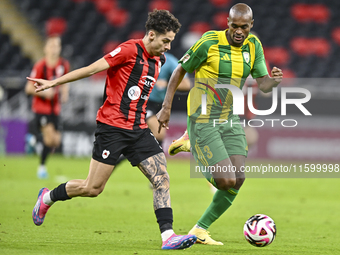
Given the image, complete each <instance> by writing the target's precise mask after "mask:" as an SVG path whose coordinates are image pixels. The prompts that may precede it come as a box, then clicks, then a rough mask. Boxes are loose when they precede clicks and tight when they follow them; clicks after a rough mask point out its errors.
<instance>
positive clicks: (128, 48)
mask: <svg viewBox="0 0 340 255" xmlns="http://www.w3.org/2000/svg"><path fill="white" fill-rule="evenodd" d="M135 51H136V49H135V48H133V46H132V44H131V43H122V44H120V45H119V46H118V47H117V48H116V49H114V50H113V51H111V52H110V53H108V54H106V55H105V56H104V59H105V60H106V61H107V63H108V64H109V65H110V66H111V67H113V66H117V65H121V64H123V63H126V62H128V60H130V59H131V52H135Z"/></svg>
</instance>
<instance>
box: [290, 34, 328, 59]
mask: <svg viewBox="0 0 340 255" xmlns="http://www.w3.org/2000/svg"><path fill="white" fill-rule="evenodd" d="M291 47H292V49H293V51H295V52H296V53H297V54H298V55H300V56H307V55H313V54H314V55H317V56H319V57H326V56H328V55H329V53H330V50H331V45H330V44H329V42H328V40H326V39H325V38H304V37H296V38H293V40H292V41H291Z"/></svg>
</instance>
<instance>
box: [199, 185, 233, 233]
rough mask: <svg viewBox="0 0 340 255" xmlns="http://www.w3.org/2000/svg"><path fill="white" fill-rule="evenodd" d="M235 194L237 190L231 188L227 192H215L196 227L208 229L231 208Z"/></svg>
mask: <svg viewBox="0 0 340 255" xmlns="http://www.w3.org/2000/svg"><path fill="white" fill-rule="evenodd" d="M237 193H238V190H237V189H233V188H231V189H229V190H217V191H216V192H215V195H214V197H213V201H212V202H211V204H210V205H209V207H208V208H207V209H206V210H205V212H204V214H203V215H202V217H201V218H200V219H199V220H198V222H197V225H198V226H200V227H202V228H204V229H208V228H209V227H210V225H211V224H212V223H213V222H214V221H215V220H217V219H218V218H219V217H220V216H221V215H222V214H223V213H224V212H225V211H226V210H227V209H228V208H229V207H230V206H231V204H232V203H233V201H234V199H235V197H236V195H237Z"/></svg>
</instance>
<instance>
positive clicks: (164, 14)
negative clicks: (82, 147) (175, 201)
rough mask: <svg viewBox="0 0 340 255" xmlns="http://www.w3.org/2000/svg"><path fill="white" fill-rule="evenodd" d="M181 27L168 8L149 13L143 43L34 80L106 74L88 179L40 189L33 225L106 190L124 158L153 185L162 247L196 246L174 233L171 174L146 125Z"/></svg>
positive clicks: (45, 84)
mask: <svg viewBox="0 0 340 255" xmlns="http://www.w3.org/2000/svg"><path fill="white" fill-rule="evenodd" d="M180 26H181V24H180V23H179V22H178V20H177V19H176V18H175V17H174V16H173V15H172V14H171V13H170V12H169V11H166V10H154V11H153V12H150V13H149V15H148V19H147V22H146V24H145V27H146V34H145V36H144V38H143V39H139V40H134V39H133V40H129V41H126V42H124V43H122V44H120V45H119V46H118V47H117V48H116V49H114V50H113V51H112V52H110V53H109V54H107V55H105V56H104V57H103V58H101V59H99V60H97V61H96V62H94V63H92V64H91V65H89V66H86V67H83V68H80V69H77V70H74V71H72V72H70V73H68V74H66V75H64V76H62V77H60V78H57V79H55V80H52V81H48V80H43V79H32V78H29V77H28V78H27V79H28V80H30V81H33V82H35V87H36V92H40V91H45V90H46V89H48V88H51V87H55V86H57V85H60V84H64V83H67V82H72V81H75V80H79V79H82V78H85V77H88V76H90V75H93V74H95V73H98V72H100V71H103V70H107V78H106V85H105V93H104V103H103V105H102V106H101V107H100V109H99V110H98V113H97V128H96V131H95V142H94V147H93V154H92V159H91V162H90V169H89V174H88V177H87V179H86V180H71V181H69V182H67V183H63V184H60V185H59V186H58V187H56V188H55V189H53V190H48V189H47V188H42V189H41V190H40V191H39V195H38V200H37V203H36V205H35V207H34V209H33V213H32V216H33V221H34V223H35V224H36V225H41V224H42V223H43V221H44V218H45V214H46V212H47V210H48V209H49V208H50V206H51V205H52V204H53V203H54V202H56V201H63V200H67V199H71V198H73V197H77V196H82V197H96V196H98V195H99V194H100V193H101V192H102V191H103V189H104V186H105V184H106V182H107V180H108V179H109V177H110V175H111V173H112V171H113V169H114V166H115V165H116V161H117V159H118V157H119V156H120V155H121V154H124V155H125V156H126V158H127V159H128V160H129V161H130V162H131V164H132V165H133V166H137V167H138V168H139V169H140V170H141V171H142V172H143V174H144V175H145V176H146V177H147V178H148V179H149V180H150V182H151V184H152V185H153V204H154V210H155V214H156V218H157V222H158V224H159V228H160V231H161V237H162V241H163V244H162V249H184V248H188V247H190V246H192V245H193V244H194V243H195V242H196V236H194V235H184V236H179V235H176V234H175V233H174V231H173V229H172V222H173V216H172V209H171V204H170V193H169V175H168V173H167V170H166V159H165V155H164V153H163V150H162V148H161V147H160V146H159V144H158V142H157V141H156V139H155V138H154V137H153V135H152V134H151V131H150V129H149V128H148V126H147V124H146V121H145V114H146V110H145V109H146V105H147V101H148V98H149V95H150V93H151V90H152V88H153V86H154V84H155V82H156V80H157V78H158V74H159V72H160V69H161V67H162V65H163V64H164V62H165V57H164V55H163V53H164V52H165V51H167V50H169V49H170V45H171V42H172V41H173V40H174V38H175V35H176V33H177V32H178V30H179V29H180Z"/></svg>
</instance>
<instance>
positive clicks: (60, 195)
mask: <svg viewBox="0 0 340 255" xmlns="http://www.w3.org/2000/svg"><path fill="white" fill-rule="evenodd" d="M50 197H51V200H52V201H53V202H56V201H65V200H68V199H71V198H70V197H69V196H68V195H67V193H66V183H62V184H60V185H59V186H58V187H56V188H55V189H54V190H52V191H51V193H50Z"/></svg>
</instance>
